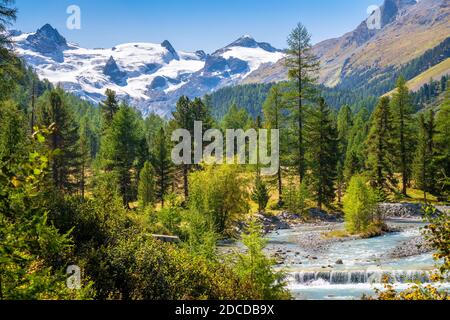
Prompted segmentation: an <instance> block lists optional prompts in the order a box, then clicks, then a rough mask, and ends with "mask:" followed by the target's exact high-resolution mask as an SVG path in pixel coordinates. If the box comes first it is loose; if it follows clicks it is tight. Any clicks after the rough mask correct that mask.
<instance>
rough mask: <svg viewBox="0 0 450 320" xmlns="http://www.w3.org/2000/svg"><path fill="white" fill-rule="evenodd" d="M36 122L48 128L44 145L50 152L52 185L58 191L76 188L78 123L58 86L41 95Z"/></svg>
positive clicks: (78, 160) (78, 157)
mask: <svg viewBox="0 0 450 320" xmlns="http://www.w3.org/2000/svg"><path fill="white" fill-rule="evenodd" d="M37 122H38V124H39V125H41V126H44V127H47V128H48V127H51V134H50V137H49V139H48V146H49V148H50V150H51V151H52V152H53V153H54V156H53V158H52V160H51V173H52V178H53V184H54V186H55V187H56V188H58V189H60V190H67V191H74V190H75V189H76V188H77V187H78V186H77V183H76V180H75V179H74V177H75V176H76V175H77V174H78V170H79V162H80V154H79V145H78V139H79V132H78V124H77V123H76V121H75V120H74V115H73V113H72V111H71V109H70V107H69V106H68V105H67V103H66V99H65V93H64V91H63V90H62V89H61V88H57V89H54V90H51V91H50V92H47V93H46V94H44V95H43V96H42V97H41V99H40V101H39V103H38V114H37Z"/></svg>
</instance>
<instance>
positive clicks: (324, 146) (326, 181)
mask: <svg viewBox="0 0 450 320" xmlns="http://www.w3.org/2000/svg"><path fill="white" fill-rule="evenodd" d="M308 142H309V145H310V148H309V152H308V154H309V160H310V167H311V189H312V191H313V194H314V197H315V199H316V200H317V206H318V207H319V208H320V209H322V205H328V204H330V203H332V202H333V200H334V198H335V180H336V174H337V173H336V166H337V161H338V147H337V142H338V141H337V129H336V124H335V123H334V121H333V118H332V116H331V110H330V108H329V107H328V106H327V104H326V103H325V100H324V99H323V98H319V102H318V106H317V108H316V109H314V110H312V111H311V119H310V121H309V128H308Z"/></svg>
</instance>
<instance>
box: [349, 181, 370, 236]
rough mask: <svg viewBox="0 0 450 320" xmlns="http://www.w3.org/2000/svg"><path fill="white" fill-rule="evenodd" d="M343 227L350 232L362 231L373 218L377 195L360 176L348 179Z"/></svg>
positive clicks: (366, 228) (365, 229)
mask: <svg viewBox="0 0 450 320" xmlns="http://www.w3.org/2000/svg"><path fill="white" fill-rule="evenodd" d="M343 205H344V214H345V216H344V218H345V228H346V230H347V231H348V232H350V233H363V232H365V231H367V230H368V228H369V226H370V225H371V224H372V223H373V222H374V220H375V217H376V216H375V213H376V205H377V196H376V192H375V191H374V190H373V189H372V188H371V187H370V186H369V185H368V182H367V180H366V179H365V178H364V177H362V176H354V177H352V179H351V180H350V183H349V186H348V188H347V193H346V194H345V196H344V204H343Z"/></svg>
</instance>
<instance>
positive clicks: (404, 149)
mask: <svg viewBox="0 0 450 320" xmlns="http://www.w3.org/2000/svg"><path fill="white" fill-rule="evenodd" d="M391 103H392V106H391V109H392V111H393V114H394V118H395V131H396V144H397V149H398V152H397V154H398V155H397V165H398V169H399V171H400V173H401V176H402V190H401V192H402V194H403V195H405V196H406V190H407V187H408V184H409V181H410V179H411V167H412V161H413V157H414V130H413V127H412V126H413V123H412V116H413V114H414V110H413V107H412V104H411V99H410V95H409V90H408V87H407V86H406V80H405V79H404V78H403V77H400V78H399V79H398V81H397V90H396V92H395V93H394V95H393V98H392V101H391Z"/></svg>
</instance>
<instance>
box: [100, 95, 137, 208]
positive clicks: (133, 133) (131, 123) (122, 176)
mask: <svg viewBox="0 0 450 320" xmlns="http://www.w3.org/2000/svg"><path fill="white" fill-rule="evenodd" d="M141 126H142V121H141V118H140V115H139V114H138V113H137V112H136V111H135V110H134V109H133V108H131V107H130V106H128V105H126V104H122V105H121V106H120V108H119V111H117V113H116V114H115V115H114V118H113V121H112V122H111V126H110V127H109V128H108V129H107V131H106V133H105V135H104V138H103V140H102V157H103V159H104V164H103V166H104V168H105V169H107V170H112V171H114V172H115V173H116V174H117V176H118V179H119V185H120V193H121V195H122V198H123V203H124V205H126V206H127V205H128V204H129V202H130V201H132V200H133V198H134V197H133V195H134V194H135V191H134V190H133V188H134V184H133V183H132V170H136V166H135V164H136V163H135V161H136V158H137V155H138V149H139V145H140V144H141V143H142V138H143V137H142V130H141Z"/></svg>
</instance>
